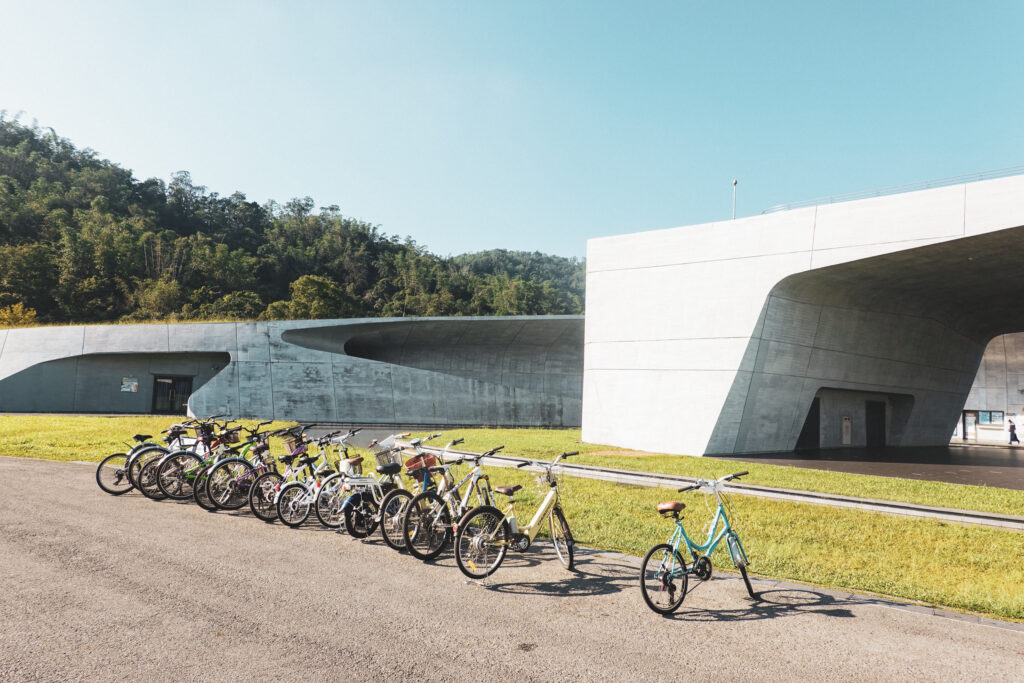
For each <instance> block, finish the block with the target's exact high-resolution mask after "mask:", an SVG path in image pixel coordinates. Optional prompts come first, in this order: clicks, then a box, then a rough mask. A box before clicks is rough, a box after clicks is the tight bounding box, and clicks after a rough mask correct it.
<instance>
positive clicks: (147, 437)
mask: <svg viewBox="0 0 1024 683" xmlns="http://www.w3.org/2000/svg"><path fill="white" fill-rule="evenodd" d="M132 438H133V439H135V440H136V441H139V442H142V441H149V440H150V439H152V438H153V435H152V434H136V435H135V436H133V437H132Z"/></svg>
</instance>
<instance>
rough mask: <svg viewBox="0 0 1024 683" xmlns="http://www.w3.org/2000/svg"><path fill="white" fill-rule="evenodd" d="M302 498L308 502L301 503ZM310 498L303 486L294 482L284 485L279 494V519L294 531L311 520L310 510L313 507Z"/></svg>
mask: <svg viewBox="0 0 1024 683" xmlns="http://www.w3.org/2000/svg"><path fill="white" fill-rule="evenodd" d="M300 496H302V497H303V498H305V499H307V500H306V502H304V503H303V502H299V501H300V500H301V499H300V498H299V497H300ZM308 498H309V490H308V489H307V488H306V487H305V486H304V485H303V484H300V483H299V482H297V481H293V482H292V483H290V484H286V485H284V486H283V487H281V491H280V493H278V494H277V518H278V519H279V520H281V523H282V524H285V525H287V526H290V527H292V528H293V529H294V528H296V527H300V526H302V523H303V522H305V521H306V520H307V519H309V513H310V511H311V510H310V508H312V507H313V503H312V501H309V500H308Z"/></svg>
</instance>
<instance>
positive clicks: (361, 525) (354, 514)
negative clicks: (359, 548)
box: [345, 492, 377, 538]
mask: <svg viewBox="0 0 1024 683" xmlns="http://www.w3.org/2000/svg"><path fill="white" fill-rule="evenodd" d="M355 495H356V496H358V498H352V499H351V501H349V500H348V499H346V503H345V531H347V532H348V535H349V536H351V537H352V538H366V537H367V536H369V535H370V534H372V533H373V532H374V531H376V530H377V503H376V501H374V500H373V496H371V495H370V494H369V493H367V492H363V493H357V494H355Z"/></svg>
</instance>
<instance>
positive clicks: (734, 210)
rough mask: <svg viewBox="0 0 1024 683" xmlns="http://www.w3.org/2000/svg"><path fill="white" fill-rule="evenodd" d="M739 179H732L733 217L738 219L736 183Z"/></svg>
mask: <svg viewBox="0 0 1024 683" xmlns="http://www.w3.org/2000/svg"><path fill="white" fill-rule="evenodd" d="M738 182H739V181H738V180H736V179H735V178H733V181H732V219H733V220H736V183H738Z"/></svg>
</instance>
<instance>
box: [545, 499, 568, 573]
mask: <svg viewBox="0 0 1024 683" xmlns="http://www.w3.org/2000/svg"><path fill="white" fill-rule="evenodd" d="M548 520H549V521H550V522H551V543H552V544H553V545H554V546H555V553H557V554H558V559H559V560H561V562H562V566H563V567H565V568H566V569H568V570H569V571H572V555H573V553H572V547H573V545H574V544H573V540H572V532H571V531H569V522H567V521H565V514H563V513H562V509H561V508H555V509H554V510H552V511H551V516H550V517H548Z"/></svg>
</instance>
